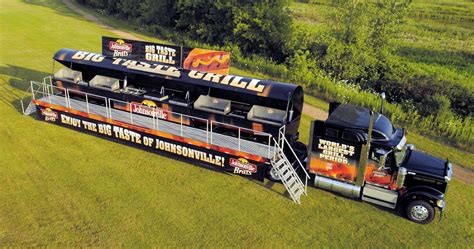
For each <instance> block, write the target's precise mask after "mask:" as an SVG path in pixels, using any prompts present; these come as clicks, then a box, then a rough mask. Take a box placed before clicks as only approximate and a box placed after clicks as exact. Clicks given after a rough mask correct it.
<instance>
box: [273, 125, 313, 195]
mask: <svg viewBox="0 0 474 249" xmlns="http://www.w3.org/2000/svg"><path fill="white" fill-rule="evenodd" d="M278 135H279V137H280V138H281V140H282V146H281V148H283V144H284V143H285V142H286V144H287V145H288V148H290V151H291V153H293V156H294V157H295V158H296V161H297V162H298V164H299V165H298V167H301V169H302V170H303V172H304V174H305V176H306V177H305V194H306V195H307V194H308V193H307V190H308V179H311V177H310V176H309V174H308V172H306V169H305V168H304V166H303V164H302V163H301V161H300V159H299V158H298V156H297V155H296V153H295V151H294V150H293V148H292V147H291V145H290V142H288V140H287V139H286V137H285V134H284V133H282V131H281V129H280V130H279V134H278ZM278 147H279V148H280V146H278ZM282 150H283V149H282ZM285 157H286V156H285Z"/></svg>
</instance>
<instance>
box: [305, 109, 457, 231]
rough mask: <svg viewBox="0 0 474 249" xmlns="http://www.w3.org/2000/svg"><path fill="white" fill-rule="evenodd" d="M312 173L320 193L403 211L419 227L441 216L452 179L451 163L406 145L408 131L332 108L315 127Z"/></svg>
mask: <svg viewBox="0 0 474 249" xmlns="http://www.w3.org/2000/svg"><path fill="white" fill-rule="evenodd" d="M310 135H311V136H310V138H311V139H310V144H309V146H308V159H307V166H306V167H307V169H308V170H309V171H310V173H312V174H315V179H314V184H315V186H316V187H319V188H323V189H327V190H331V191H334V192H338V193H341V194H343V195H346V196H350V197H354V198H360V199H362V200H363V201H366V202H370V203H373V204H377V205H380V206H384V207H388V208H391V209H396V208H400V210H402V211H403V210H404V211H405V212H406V215H407V217H408V218H409V219H410V220H412V221H414V222H416V223H420V224H427V223H430V222H431V221H432V220H433V219H434V216H435V212H436V211H435V210H436V209H439V210H440V212H441V213H442V211H443V209H444V207H445V201H444V195H445V193H446V190H447V185H448V182H449V181H450V180H451V176H452V165H451V163H449V162H448V161H445V160H442V159H439V158H436V157H433V156H431V155H428V154H425V153H423V152H420V151H417V150H415V148H414V146H413V145H407V144H406V141H407V139H406V131H405V129H401V128H395V127H394V126H393V125H392V123H391V121H390V120H389V119H388V118H387V117H385V116H384V115H382V114H380V113H374V112H372V111H370V110H368V109H366V108H362V107H358V106H353V105H350V104H339V103H331V105H330V108H329V117H328V119H327V120H326V121H319V120H315V121H313V122H312V124H311V134H310Z"/></svg>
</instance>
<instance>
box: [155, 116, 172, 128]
mask: <svg viewBox="0 0 474 249" xmlns="http://www.w3.org/2000/svg"><path fill="white" fill-rule="evenodd" d="M168 115H169V113H168ZM155 118H156V130H160V118H159V117H158V115H156V117H155Z"/></svg>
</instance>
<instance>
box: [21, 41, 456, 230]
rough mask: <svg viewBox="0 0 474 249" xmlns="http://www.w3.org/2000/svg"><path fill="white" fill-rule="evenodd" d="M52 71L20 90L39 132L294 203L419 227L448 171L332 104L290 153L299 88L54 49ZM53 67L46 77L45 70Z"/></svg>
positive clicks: (435, 205) (438, 202) (385, 127)
mask: <svg viewBox="0 0 474 249" xmlns="http://www.w3.org/2000/svg"><path fill="white" fill-rule="evenodd" d="M53 59H54V61H55V62H59V63H60V64H61V67H60V69H59V70H57V71H56V72H54V73H53V74H52V75H51V76H48V77H46V78H45V79H43V81H42V82H33V81H32V82H31V85H30V90H31V94H32V101H31V102H30V104H29V105H28V107H27V109H26V110H25V111H24V113H25V114H31V113H35V115H36V117H37V118H38V119H40V120H44V121H46V122H51V123H54V124H57V125H61V126H65V127H68V128H72V129H75V130H78V131H82V132H85V133H89V134H93V135H95V136H99V137H103V138H106V139H110V140H113V141H117V142H120V143H125V144H128V145H131V146H135V147H139V148H142V149H145V150H148V151H152V152H155V153H159V154H162V155H166V156H173V157H175V158H179V159H182V160H185V161H188V162H191V163H194V164H198V165H201V166H203V167H209V168H212V169H215V170H220V171H225V172H228V173H231V174H238V175H241V176H244V177H249V178H252V179H255V180H258V181H263V180H264V179H265V178H268V179H270V180H272V181H279V182H281V183H282V184H283V185H284V186H285V188H286V190H287V192H288V193H289V196H290V198H291V199H292V200H293V201H294V202H295V203H298V204H299V203H301V196H303V195H307V186H308V183H310V185H311V186H314V187H318V188H322V189H327V190H330V191H334V192H337V193H340V194H343V195H346V196H348V197H350V198H355V199H359V200H362V201H365V202H369V203H373V204H376V205H380V206H384V207H387V208H391V209H400V210H401V211H403V212H405V213H406V214H407V217H408V218H409V219H410V220H412V221H414V222H417V223H420V224H427V223H430V222H431V221H432V220H433V218H434V216H435V212H436V209H438V210H440V213H442V211H443V210H444V208H445V201H444V195H445V193H446V190H447V185H448V182H449V181H450V180H451V177H452V165H451V164H450V163H449V162H448V161H445V160H441V159H438V158H435V157H432V156H430V155H427V154H424V153H422V152H419V151H416V150H415V149H414V147H413V146H412V145H407V144H406V131H405V130H404V129H400V128H395V127H393V125H392V123H391V122H390V120H389V119H388V118H386V117H385V116H384V115H383V114H382V110H381V111H380V112H379V113H376V112H373V111H371V110H368V109H366V108H362V107H358V106H353V105H350V104H339V103H331V105H330V112H329V117H328V119H327V120H326V121H319V120H315V121H313V122H312V124H311V131H310V144H309V145H308V146H306V145H305V144H303V143H301V142H299V141H298V128H299V124H300V119H301V115H302V108H303V96H304V94H303V89H302V88H301V87H300V86H297V85H293V84H287V83H280V82H273V81H269V80H260V79H253V78H245V77H240V76H235V75H221V74H216V73H210V72H202V71H196V70H192V69H191V70H189V69H184V68H179V67H174V66H170V65H165V64H158V63H147V62H143V61H138V60H131V59H124V58H119V57H111V56H106V55H103V54H96V53H90V52H85V51H78V50H72V49H61V50H59V51H58V52H57V53H56V54H55V55H54V57H53ZM53 67H54V66H53Z"/></svg>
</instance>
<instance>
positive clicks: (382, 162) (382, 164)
mask: <svg viewBox="0 0 474 249" xmlns="http://www.w3.org/2000/svg"><path fill="white" fill-rule="evenodd" d="M386 160H387V154H385V155H382V156H380V160H379V165H378V166H379V169H378V170H379V171H380V170H382V169H383V168H385V161H386Z"/></svg>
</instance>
